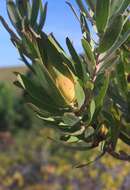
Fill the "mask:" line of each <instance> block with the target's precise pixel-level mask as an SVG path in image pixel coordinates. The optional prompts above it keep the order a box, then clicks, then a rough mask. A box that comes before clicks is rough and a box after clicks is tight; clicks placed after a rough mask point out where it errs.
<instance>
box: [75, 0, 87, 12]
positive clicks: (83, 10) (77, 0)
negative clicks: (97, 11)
mask: <svg viewBox="0 0 130 190" xmlns="http://www.w3.org/2000/svg"><path fill="white" fill-rule="evenodd" d="M76 2H77V4H78V6H79V8H80V10H81V11H82V12H84V13H86V12H87V9H86V7H85V6H84V4H83V2H82V0H76Z"/></svg>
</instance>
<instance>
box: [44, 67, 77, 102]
mask: <svg viewBox="0 0 130 190" xmlns="http://www.w3.org/2000/svg"><path fill="white" fill-rule="evenodd" d="M48 70H49V73H50V74H51V76H52V78H53V79H54V81H55V84H56V86H57V88H58V89H59V91H60V92H61V94H62V96H63V97H64V98H65V100H66V102H67V103H68V104H71V103H73V102H74V101H75V83H74V80H73V77H72V75H71V73H69V72H67V73H66V74H65V75H64V74H62V73H61V72H59V71H58V70H57V69H56V68H55V67H53V66H50V65H49V67H48Z"/></svg>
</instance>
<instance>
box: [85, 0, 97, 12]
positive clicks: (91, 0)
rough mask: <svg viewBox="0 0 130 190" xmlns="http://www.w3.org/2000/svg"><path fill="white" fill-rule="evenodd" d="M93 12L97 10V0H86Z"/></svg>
mask: <svg viewBox="0 0 130 190" xmlns="http://www.w3.org/2000/svg"><path fill="white" fill-rule="evenodd" d="M85 2H86V3H87V5H89V7H90V8H91V10H92V11H93V12H95V10H96V0H85Z"/></svg>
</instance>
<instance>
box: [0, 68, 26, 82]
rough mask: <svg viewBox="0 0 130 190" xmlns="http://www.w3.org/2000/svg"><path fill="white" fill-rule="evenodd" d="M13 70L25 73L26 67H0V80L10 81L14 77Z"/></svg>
mask: <svg viewBox="0 0 130 190" xmlns="http://www.w3.org/2000/svg"><path fill="white" fill-rule="evenodd" d="M14 72H20V73H25V72H27V67H8V68H0V81H8V82H11V83H12V81H14V80H15V79H16V76H15V74H14Z"/></svg>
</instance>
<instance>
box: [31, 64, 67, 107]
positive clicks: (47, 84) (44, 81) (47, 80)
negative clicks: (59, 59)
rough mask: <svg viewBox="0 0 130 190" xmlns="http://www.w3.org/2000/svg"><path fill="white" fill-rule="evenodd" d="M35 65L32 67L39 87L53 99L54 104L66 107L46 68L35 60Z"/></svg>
mask: <svg viewBox="0 0 130 190" xmlns="http://www.w3.org/2000/svg"><path fill="white" fill-rule="evenodd" d="M35 61H36V63H35V64H34V65H33V67H34V70H35V72H36V75H37V77H38V79H39V82H40V84H41V86H42V87H43V88H44V90H45V91H46V93H47V94H49V96H50V97H51V98H52V99H53V101H54V102H55V104H57V105H59V106H61V107H63V106H65V105H66V102H65V100H64V98H63V96H62V95H61V93H60V91H59V90H58V88H57V87H56V85H55V83H54V81H53V79H52V77H51V75H50V74H49V72H48V70H47V69H46V67H45V66H44V65H43V64H41V62H40V61H39V60H35Z"/></svg>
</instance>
